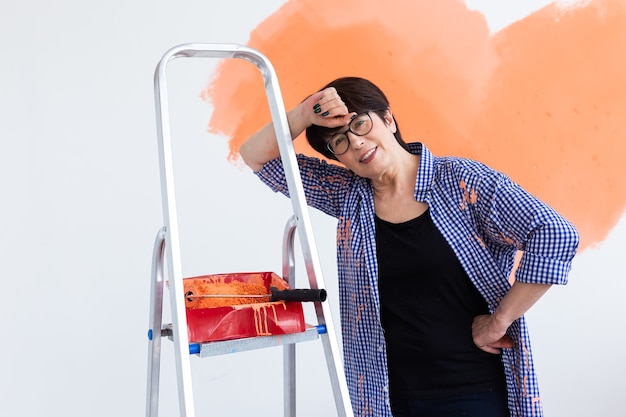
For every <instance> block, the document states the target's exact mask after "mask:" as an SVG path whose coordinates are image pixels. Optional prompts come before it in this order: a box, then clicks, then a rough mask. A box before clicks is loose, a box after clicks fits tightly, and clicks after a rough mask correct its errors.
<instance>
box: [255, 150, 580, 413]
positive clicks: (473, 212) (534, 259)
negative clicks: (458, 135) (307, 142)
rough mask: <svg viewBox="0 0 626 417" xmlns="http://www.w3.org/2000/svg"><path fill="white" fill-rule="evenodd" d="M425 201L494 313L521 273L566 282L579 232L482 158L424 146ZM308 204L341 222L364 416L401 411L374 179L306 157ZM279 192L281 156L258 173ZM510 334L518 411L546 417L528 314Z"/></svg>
mask: <svg viewBox="0 0 626 417" xmlns="http://www.w3.org/2000/svg"><path fill="white" fill-rule="evenodd" d="M409 148H410V150H411V152H412V153H414V154H417V155H420V157H421V158H420V163H419V169H418V173H417V179H416V183H415V200H416V201H423V202H426V203H427V204H428V206H429V207H430V212H431V216H432V219H433V222H434V223H435V225H436V226H437V228H438V229H439V230H440V231H441V233H442V234H443V236H444V237H445V238H446V240H447V241H448V243H449V244H450V246H451V247H452V248H453V250H454V252H455V253H456V256H457V257H458V259H459V261H460V262H461V265H462V266H463V268H464V269H465V271H466V272H467V274H468V276H469V277H470V279H471V281H472V283H473V284H474V285H475V286H476V288H477V289H478V290H479V291H480V293H481V294H482V296H483V297H484V298H485V300H486V301H487V303H488V305H489V309H490V311H491V312H493V311H494V310H495V309H496V307H497V306H498V303H499V301H500V300H501V299H502V297H504V295H505V294H506V293H507V291H508V290H509V288H510V287H511V285H510V283H509V275H510V273H511V271H512V269H513V266H514V257H515V254H516V252H517V251H518V250H521V251H523V255H522V258H521V261H520V263H519V266H518V268H517V270H516V272H515V279H516V280H519V281H520V282H525V283H541V284H566V283H567V275H568V273H569V271H570V268H571V261H572V258H573V257H574V254H575V252H576V249H577V247H578V241H579V236H578V233H577V231H576V229H575V228H574V227H573V226H572V225H571V224H570V223H569V222H568V221H567V220H565V219H564V218H563V217H561V216H560V215H559V214H557V213H556V212H555V211H554V210H552V209H551V208H550V207H548V206H547V205H546V204H544V203H542V202H541V201H539V200H538V199H537V198H535V197H533V196H532V195H531V194H529V193H528V192H526V191H525V190H524V189H522V188H521V187H520V186H519V185H517V184H515V183H514V182H512V181H511V180H510V179H509V178H508V177H507V176H506V175H504V174H502V173H500V172H497V171H495V170H493V169H491V168H489V167H487V166H485V165H483V164H481V163H479V162H476V161H472V160H468V159H463V158H456V157H434V156H433V155H432V154H431V153H430V152H429V151H428V149H427V148H426V147H425V146H423V145H422V144H421V143H412V144H409ZM298 164H299V167H300V174H301V177H302V182H303V185H304V190H305V194H306V198H307V203H308V204H309V205H310V206H312V207H315V208H317V209H319V210H321V211H323V212H324V213H326V214H328V215H330V216H333V217H335V218H337V219H338V225H337V265H338V269H339V271H338V281H339V293H340V294H339V300H340V312H341V331H342V337H343V353H344V364H345V373H346V378H347V382H348V387H349V391H350V398H351V401H352V405H353V408H354V412H355V415H357V416H376V417H382V416H391V409H390V407H389V396H388V379H387V360H386V348H385V337H384V334H383V329H382V327H381V324H380V304H379V298H378V284H377V281H378V265H377V262H376V241H375V240H376V233H375V226H374V194H373V189H372V185H371V182H370V180H368V179H366V178H361V177H359V176H357V175H355V174H354V173H352V172H351V171H349V170H348V169H346V168H344V167H340V166H337V165H333V164H328V163H327V162H326V161H322V160H319V159H317V158H312V157H307V156H305V155H298ZM257 175H258V176H259V178H261V180H262V181H263V182H264V183H265V184H267V185H268V186H269V187H270V188H271V189H272V190H274V191H276V192H281V193H283V194H285V195H287V196H288V189H287V183H286V180H285V174H284V170H283V167H282V163H281V161H280V159H275V160H273V161H270V162H268V163H267V164H265V166H264V167H263V168H262V169H261V170H260V171H259V172H257ZM507 334H508V335H509V336H511V338H513V340H514V341H516V344H517V346H516V347H515V348H512V349H503V353H502V361H503V363H504V369H505V372H506V381H507V386H508V398H509V409H510V411H511V417H522V416H523V417H531V416H533V417H538V416H542V415H543V412H542V407H541V401H540V397H539V389H538V386H537V378H536V375H535V370H534V367H533V360H532V353H531V347H530V340H529V335H528V330H527V327H526V323H525V320H524V317H522V318H520V319H518V320H517V321H515V322H514V323H513V324H512V325H511V327H510V328H509V329H508V331H507Z"/></svg>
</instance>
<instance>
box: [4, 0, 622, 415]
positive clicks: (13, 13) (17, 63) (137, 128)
mask: <svg viewBox="0 0 626 417" xmlns="http://www.w3.org/2000/svg"><path fill="white" fill-rule="evenodd" d="M467 3H468V5H469V7H471V8H475V9H479V10H481V11H482V12H483V13H484V14H485V16H486V18H487V20H488V22H489V24H490V27H491V28H492V31H497V30H498V29H500V28H502V27H505V26H507V25H508V24H510V23H511V22H512V21H514V20H516V19H519V18H522V17H524V16H525V15H527V14H528V13H530V12H532V11H533V10H536V9H537V8H539V7H541V6H543V5H545V4H547V3H548V2H547V1H523V2H522V1H515V2H513V1H511V2H495V1H468V2H467ZM281 4H282V1H279V0H272V1H269V0H264V1H262V2H261V1H255V2H253V1H247V0H230V1H227V2H226V1H217V0H205V1H202V2H200V1H193V0H190V1H187V2H184V3H181V2H166V1H162V0H155V1H151V2H147V1H143V0H136V1H133V2H125V1H121V0H112V1H108V2H82V1H77V0H57V1H54V2H50V1H41V0H40V1H35V0H29V1H22V2H11V3H9V2H4V4H3V5H2V9H1V12H0V46H1V47H0V51H1V52H2V65H0V135H1V136H0V138H1V139H0V140H1V141H2V142H1V143H2V148H1V149H2V150H1V152H0V192H1V193H2V199H1V202H2V203H1V204H0V220H1V221H2V232H1V233H0V245H1V246H0V260H1V261H2V262H1V264H0V265H1V269H0V271H1V274H2V287H1V289H0V318H1V319H2V323H3V325H2V327H1V329H2V337H1V344H0V415H1V416H18V417H21V416H55V415H63V416H66V417H73V416H85V415H89V416H94V417H99V416H112V415H115V416H137V415H142V414H144V413H145V411H144V409H145V389H146V388H145V387H146V368H147V366H146V364H147V346H148V341H147V338H146V332H147V329H148V312H149V289H150V266H151V257H152V245H153V240H154V237H155V235H156V232H157V231H158V229H159V228H160V226H161V225H162V223H163V220H162V210H161V194H160V192H161V190H160V181H159V167H158V153H157V141H156V129H155V114H154V113H155V112H154V96H153V84H152V80H153V72H154V69H155V66H156V64H157V62H158V61H159V59H160V58H161V56H162V55H163V53H164V52H165V51H166V50H167V49H169V48H170V47H172V46H174V45H177V44H181V43H187V42H225V43H241V44H245V43H246V42H247V41H248V36H249V33H250V31H251V30H252V29H254V28H255V27H256V25H258V24H259V23H260V22H262V21H263V20H264V19H265V18H266V17H267V16H269V15H271V14H272V13H273V12H275V11H276V10H277V9H278V8H279V7H280V5H281ZM215 64H216V63H215V62H212V61H204V60H199V61H198V60H194V61H186V62H180V63H179V62H178V61H177V62H175V63H173V64H172V65H171V80H170V84H171V85H170V87H171V89H170V90H171V98H172V121H173V125H174V128H173V131H174V132H173V133H174V137H175V149H174V152H175V159H176V163H177V164H176V169H177V171H176V174H177V180H178V182H177V192H178V200H179V202H180V213H179V214H180V219H181V229H182V231H181V240H182V246H183V272H184V275H186V276H191V275H198V274H205V273H217V272H229V271H235V270H241V271H244V270H273V271H277V272H280V266H281V259H280V244H281V239H282V231H283V227H284V223H285V221H286V219H287V218H288V216H289V215H290V214H291V208H290V205H289V202H288V200H286V199H284V198H282V197H280V196H276V195H274V194H272V193H271V192H269V191H267V190H266V189H265V188H264V187H263V186H262V185H261V184H260V182H259V181H258V180H257V179H256V178H255V177H254V176H253V175H252V174H250V172H249V170H248V169H247V168H244V167H242V166H241V164H239V165H238V164H233V163H229V162H227V161H226V156H227V139H228V138H223V137H214V136H211V135H209V134H208V133H206V127H207V123H208V120H209V118H210V112H211V108H210V106H209V105H208V104H207V103H205V102H203V101H201V100H200V98H199V93H200V91H201V90H202V89H203V88H204V87H205V86H206V84H207V82H208V81H209V80H210V78H211V75H212V70H213V68H214V66H215ZM311 214H312V218H313V222H314V225H315V229H316V236H315V237H316V240H317V242H318V248H319V251H320V258H321V261H322V265H323V271H324V273H325V276H326V281H327V286H328V288H329V292H330V293H331V295H330V300H329V302H330V303H331V305H332V306H333V310H334V311H336V299H335V298H334V296H333V288H334V287H335V286H336V276H335V264H334V262H335V254H334V248H335V243H334V236H335V230H334V227H335V224H334V221H332V220H331V219H328V218H325V217H324V216H322V215H321V214H320V213H317V212H312V213H311ZM625 245H626V218H623V219H622V221H621V222H620V223H619V224H618V225H617V227H616V228H615V229H614V230H613V231H612V232H611V234H610V235H609V237H608V238H607V239H606V241H605V242H603V243H602V244H601V245H599V246H597V247H595V248H593V249H590V250H587V251H585V252H584V253H582V254H580V255H579V256H578V257H577V259H576V260H575V265H574V268H573V271H572V273H571V276H570V284H569V285H567V286H565V287H560V288H554V289H552V290H551V291H550V292H549V293H548V295H546V296H545V297H544V298H543V299H542V300H541V301H540V302H539V304H538V305H536V306H535V307H534V309H533V310H532V311H531V312H530V313H529V314H528V318H529V322H530V326H531V335H532V336H533V342H534V343H533V347H534V353H535V360H536V366H537V369H538V372H539V377H540V384H541V388H542V398H543V403H544V408H545V411H546V415H549V416H557V417H559V416H568V417H576V416H581V417H582V416H590V415H597V416H605V417H612V416H614V417H617V416H623V415H624V411H623V409H622V408H621V403H622V398H623V397H624V395H625V394H626V388H625V387H626V384H624V382H623V375H626V360H625V359H624V356H623V354H622V351H623V347H624V346H625V345H626V330H625V328H626V326H624V324H623V322H624V320H623V319H622V316H623V313H624V311H625V307H624V303H623V297H622V294H623V293H624V291H625V290H626V285H625V284H624V277H626V267H625V266H624V263H623V248H624V247H625ZM301 285H305V283H304V282H301ZM166 302H167V298H166ZM166 310H167V309H166ZM309 313H310V312H308V313H307V314H309ZM336 317H337V316H336ZM337 319H338V317H337ZM163 342H164V344H163V355H162V357H163V360H162V363H163V364H162V382H161V404H160V406H161V408H160V409H161V414H160V415H163V416H170V415H177V413H178V398H177V391H176V377H175V374H174V361H173V357H174V356H173V349H172V344H171V343H170V342H169V341H167V340H164V341H163ZM298 355H299V356H298V358H299V360H298V367H299V368H298V383H299V386H298V395H299V398H298V401H299V403H298V415H300V416H305V417H306V416H317V415H324V416H326V415H329V416H330V415H335V411H334V405H333V400H332V395H331V391H330V386H329V383H328V376H327V373H326V370H325V367H324V363H325V362H324V358H323V355H322V351H321V345H320V344H319V343H317V342H310V343H306V344H302V345H299V346H298ZM191 362H192V367H193V374H194V391H195V393H196V396H195V398H196V401H195V403H196V410H197V414H198V415H199V416H208V415H223V416H238V415H241V416H244V415H262V416H265V415H281V413H282V379H281V378H282V368H281V363H282V358H281V350H280V349H279V348H276V349H266V350H261V351H255V352H246V353H240V354H236V355H226V356H220V357H217V358H208V359H198V358H196V357H192V358H191Z"/></svg>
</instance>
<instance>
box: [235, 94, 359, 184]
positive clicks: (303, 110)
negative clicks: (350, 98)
mask: <svg viewBox="0 0 626 417" xmlns="http://www.w3.org/2000/svg"><path fill="white" fill-rule="evenodd" d="M349 122H350V114H349V113H348V109H347V108H346V106H345V104H344V103H343V101H342V100H341V98H340V97H339V95H338V94H337V91H336V90H335V89H334V88H332V87H331V88H327V89H325V90H322V91H319V92H317V93H315V94H312V95H311V96H309V97H308V98H307V99H306V100H304V101H303V102H302V103H300V104H299V105H298V106H296V107H295V108H293V109H292V110H290V111H288V112H287V123H288V124H289V131H290V133H291V138H292V139H295V138H297V137H298V136H299V135H300V134H301V133H302V132H304V130H305V129H306V128H307V127H309V126H311V125H312V124H316V125H319V126H326V127H339V126H344V125H347V124H348V123H349ZM239 153H240V154H241V157H242V158H243V160H244V162H245V163H246V165H248V166H249V167H250V168H252V170H253V171H255V172H256V171H259V170H260V169H261V168H262V167H263V165H265V164H266V163H267V162H269V161H271V160H273V159H276V158H278V157H279V156H280V151H279V150H278V143H277V141H276V132H275V130H274V125H273V123H272V122H269V123H268V124H266V125H265V126H263V127H262V128H261V129H260V130H259V131H257V132H256V133H255V134H254V135H252V136H250V138H249V139H248V140H246V141H245V142H244V143H243V145H241V147H240V148H239Z"/></svg>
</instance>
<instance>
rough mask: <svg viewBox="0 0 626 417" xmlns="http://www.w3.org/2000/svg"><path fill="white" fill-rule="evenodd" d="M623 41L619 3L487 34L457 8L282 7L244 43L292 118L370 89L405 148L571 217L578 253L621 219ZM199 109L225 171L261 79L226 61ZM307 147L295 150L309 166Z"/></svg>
mask: <svg viewBox="0 0 626 417" xmlns="http://www.w3.org/2000/svg"><path fill="white" fill-rule="evenodd" d="M625 39H626V4H625V3H624V2H623V1H620V0H592V1H590V2H587V3H585V5H584V6H580V7H578V8H571V9H570V10H563V9H560V8H559V7H557V6H556V5H554V4H553V5H549V6H547V7H545V8H543V9H541V10H539V11H537V12H535V13H533V14H532V15H530V16H527V17H526V18H524V19H522V20H520V21H518V22H516V23H514V24H512V25H511V26H509V27H507V28H505V29H503V30H501V31H500V32H498V33H496V34H495V35H490V33H489V28H488V26H487V23H486V21H485V19H484V17H483V16H482V15H481V14H480V13H479V12H476V11H470V10H467V8H466V7H465V5H464V4H463V2H460V1H458V0H440V1H437V2H433V1H427V0H389V1H387V2H385V4H384V7H382V6H381V4H380V3H379V2H377V1H375V0H343V1H341V2H336V1H334V0H315V1H313V0H291V1H288V2H287V3H286V4H285V5H283V7H281V8H280V10H278V11H277V12H276V13H275V14H274V15H272V16H270V17H269V18H268V19H267V20H265V21H264V22H263V23H261V24H260V25H259V26H258V27H257V28H256V29H255V30H254V31H253V33H252V34H251V37H250V41H249V45H250V46H252V47H254V48H257V49H259V50H260V51H262V52H263V53H264V54H265V55H267V56H268V58H269V59H270V60H271V62H272V64H273V65H274V67H275V69H276V72H277V74H278V77H279V81H280V85H281V89H282V93H283V96H284V101H285V104H286V106H287V107H288V108H291V107H293V106H295V105H296V104H297V103H299V102H300V101H301V100H302V99H303V98H304V97H305V96H306V95H308V94H310V93H312V92H314V91H316V90H317V89H319V88H320V87H321V86H322V85H324V84H325V83H326V82H327V81H329V80H331V79H333V78H336V77H339V76H345V75H355V76H363V77H366V78H369V79H371V80H372V81H374V82H375V83H376V84H378V85H379V86H380V87H381V88H382V89H383V90H384V91H385V92H386V93H387V95H388V97H389V99H390V101H391V105H392V108H393V111H394V114H395V116H396V118H397V120H398V122H399V125H400V127H401V129H402V132H403V136H404V138H405V140H407V141H409V142H412V141H423V142H424V143H425V144H426V145H427V146H428V147H429V148H431V150H432V151H433V152H434V153H435V154H439V155H460V156H466V157H470V158H474V159H478V160H480V161H483V162H485V163H486V164H488V165H490V166H492V167H494V168H496V169H499V170H502V171H504V172H506V173H507V174H509V175H510V176H511V177H512V178H513V180H515V181H516V182H518V183H520V184H521V185H522V186H524V187H525V188H526V189H528V190H529V191H530V192H532V193H533V194H535V195H537V196H538V197H540V198H541V199H543V200H544V201H546V202H548V203H549V204H550V205H552V206H553V207H554V208H555V209H557V210H558V211H560V212H561V213H563V214H564V215H565V216H566V217H567V218H568V219H570V220H571V221H572V222H573V223H574V224H575V225H576V226H577V228H578V230H579V231H580V233H581V247H582V248H584V247H587V246H589V245H591V244H593V243H596V242H599V241H601V240H603V239H604V238H605V236H606V234H607V233H608V231H609V230H610V229H611V228H612V227H613V226H614V225H615V224H616V222H617V220H618V219H619V217H620V216H621V214H622V213H623V212H624V209H625V207H626V181H622V180H621V174H622V171H623V167H622V162H621V158H622V157H623V155H625V154H626V141H624V140H623V138H624V137H626V123H623V121H624V120H626V54H623V53H619V52H618V51H622V50H623V49H624V40H625ZM203 97H204V98H205V99H206V100H208V101H211V102H213V104H214V105H215V110H214V113H213V115H212V118H211V120H210V124H209V130H210V131H212V132H216V133H220V134H226V135H227V136H229V137H231V140H230V150H231V154H230V156H229V158H230V159H231V160H234V159H235V158H236V157H237V150H238V148H239V146H240V145H241V143H242V142H243V141H244V140H245V139H246V138H247V137H248V136H250V135H251V134H252V133H254V132H255V131H256V130H257V129H258V128H260V127H261V126H262V125H263V124H264V123H266V122H267V121H268V120H269V110H268V106H267V99H266V98H265V93H264V91H263V83H262V81H261V76H260V74H259V72H258V70H256V68H254V67H253V66H252V65H251V64H249V63H247V62H244V61H239V60H227V61H225V62H224V63H223V64H222V65H220V67H219V70H218V72H217V73H216V76H215V78H214V80H213V81H212V82H211V83H210V85H209V86H208V88H207V89H206V91H205V92H204V93H203ZM305 142H306V141H305V140H298V141H297V142H296V148H297V150H298V151H301V152H305V153H310V154H314V153H313V151H312V150H310V148H309V147H308V145H307V144H306V143H305ZM472 199H473V197H471V196H470V201H471V200H472ZM599 201H601V202H602V203H601V204H597V203H596V202H599ZM590 208H593V209H590Z"/></svg>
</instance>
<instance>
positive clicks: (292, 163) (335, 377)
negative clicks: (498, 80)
mask: <svg viewBox="0 0 626 417" xmlns="http://www.w3.org/2000/svg"><path fill="white" fill-rule="evenodd" d="M179 58H187V59H190V58H191V59H195V58H213V59H231V58H232V59H242V60H245V61H248V62H250V63H252V64H254V66H256V67H257V68H258V69H259V71H260V73H261V75H262V78H263V82H264V88H265V93H266V96H267V101H268V105H269V109H270V114H271V118H272V123H273V126H274V129H275V132H276V136H277V140H278V146H279V150H280V155H281V158H282V161H283V166H284V170H285V175H286V180H287V184H288V187H289V195H290V202H291V207H292V209H293V214H292V215H291V216H290V217H289V218H288V220H287V222H286V225H285V227H284V231H283V237H282V247H280V248H277V252H278V251H279V250H280V252H281V259H282V271H281V273H282V279H283V280H284V281H285V282H286V283H287V285H288V287H290V288H295V282H296V281H295V275H296V268H295V252H296V249H295V241H296V240H297V241H298V242H299V244H300V251H299V253H300V255H301V257H302V261H303V263H304V268H302V269H303V270H304V272H305V273H306V279H307V281H308V285H309V287H310V290H314V291H316V293H317V294H320V293H321V292H323V293H325V288H326V286H325V282H324V278H323V275H322V269H321V265H320V261H319V255H318V252H317V248H316V246H315V241H314V238H313V231H312V224H311V219H310V215H309V212H308V208H307V206H306V200H305V196H304V189H303V186H302V182H301V180H300V172H299V169H298V165H297V160H296V157H295V151H294V148H293V144H292V138H291V135H290V131H289V126H288V123H287V118H286V112H285V107H284V104H283V101H282V95H281V91H280V88H279V85H278V79H277V76H276V73H275V71H274V68H273V67H272V64H271V62H270V61H269V60H268V59H267V57H265V56H264V55H263V54H262V53H261V52H259V51H257V50H255V49H253V48H250V47H247V46H243V45H236V44H183V45H179V46H176V47H173V48H171V49H170V50H168V51H167V52H166V53H165V54H164V55H163V57H162V58H161V60H160V61H159V63H158V65H157V68H156V70H155V77H154V88H155V104H156V120H157V136H158V148H159V168H160V179H161V199H162V209H163V220H164V223H163V225H162V227H160V228H159V230H158V232H157V235H156V238H155V242H154V247H153V256H152V273H151V290H150V313H149V329H148V366H147V392H146V417H157V416H158V415H159V399H160V378H161V356H162V343H163V341H164V340H168V341H171V343H172V344H173V349H172V350H173V356H174V358H173V359H174V365H175V369H176V379H177V381H176V382H177V384H176V385H177V389H178V404H179V415H180V416H181V417H182V416H184V417H195V415H196V407H195V404H196V399H194V377H193V376H192V361H191V360H190V357H191V356H193V355H195V356H197V357H199V358H210V357H213V358H214V357H218V356H219V355H224V354H233V353H235V354H236V353H237V352H241V351H249V350H257V349H265V348H271V347H276V346H281V347H282V350H283V361H282V362H283V363H282V365H283V390H282V391H283V403H284V406H283V409H284V416H285V417H295V415H296V409H297V407H296V377H295V376H296V375H295V372H296V369H295V368H296V345H297V344H298V343H300V342H306V341H320V342H321V344H322V348H323V353H324V359H325V366H326V368H327V371H328V377H329V379H330V386H331V389H332V394H333V399H334V404H335V408H336V410H337V416H339V417H352V416H353V412H352V406H351V403H350V399H349V395H348V389H347V384H346V380H345V376H344V373H343V365H342V360H341V355H340V350H339V343H338V340H337V333H336V330H335V326H334V323H333V320H332V313H331V310H330V306H329V304H328V303H326V302H324V300H323V299H314V300H311V301H312V304H313V306H314V312H315V313H314V315H315V320H316V321H317V323H307V325H306V326H305V327H304V328H303V329H302V331H298V332H290V333H288V334H280V335H272V334H262V335H256V336H252V337H242V338H234V339H229V340H219V341H206V342H204V341H203V342H198V341H195V340H190V337H189V333H188V329H189V318H188V315H187V313H188V310H187V305H186V300H187V301H188V300H190V295H189V291H187V292H186V291H185V278H184V277H183V267H182V256H181V244H180V227H179V218H178V210H177V201H176V192H175V181H174V169H173V166H174V158H173V153H172V142H173V137H172V136H173V135H172V132H171V122H170V117H169V114H170V111H169V107H168V106H169V98H168V84H167V66H168V64H169V63H170V62H171V61H173V60H175V59H179ZM225 221H226V220H225ZM247 233H254V230H250V231H248V232H247ZM296 237H297V239H296ZM233 268H234V270H235V271H237V270H238V268H237V266H233ZM299 271H300V270H298V272H299ZM213 272H224V271H211V269H210V265H208V266H207V273H213ZM166 287H167V290H165V288H166ZM166 298H168V299H169V310H170V311H169V312H170V315H171V322H167V323H165V322H164V308H163V307H164V300H165V299H166ZM212 360H215V359H212ZM320 366H322V364H320ZM210 395H219V393H215V392H212V393H208V394H207V395H206V396H205V395H203V400H204V401H206V400H207V399H206V397H207V396H210ZM196 396H197V393H196Z"/></svg>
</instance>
